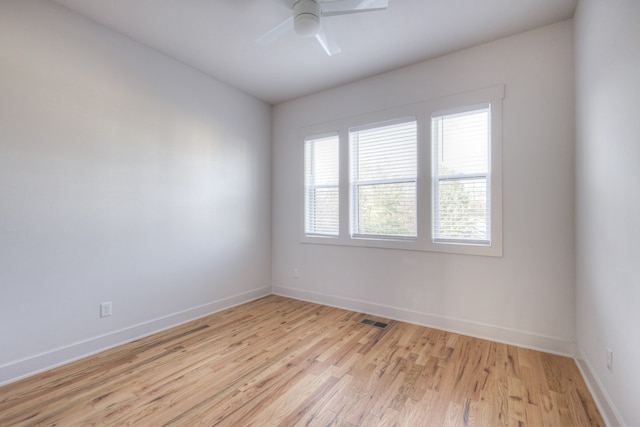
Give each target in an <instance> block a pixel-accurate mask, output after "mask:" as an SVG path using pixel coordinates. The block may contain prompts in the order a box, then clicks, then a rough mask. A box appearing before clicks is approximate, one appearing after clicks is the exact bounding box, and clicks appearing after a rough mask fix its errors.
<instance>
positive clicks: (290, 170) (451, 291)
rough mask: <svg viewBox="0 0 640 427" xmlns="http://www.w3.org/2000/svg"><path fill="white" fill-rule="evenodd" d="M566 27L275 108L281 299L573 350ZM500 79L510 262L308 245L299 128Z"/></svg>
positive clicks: (277, 287) (276, 280) (569, 46)
mask: <svg viewBox="0 0 640 427" xmlns="http://www.w3.org/2000/svg"><path fill="white" fill-rule="evenodd" d="M572 31H573V28H572V23H571V22H570V21H566V22H561V23H558V24H555V25H551V26H548V27H544V28H540V29H537V30H534V31H530V32H527V33H523V34H520V35H516V36H513V37H509V38H505V39H502V40H498V41H496V42H493V43H489V44H485V45H481V46H478V47H475V48H471V49H467V50H464V51H460V52H458V53H454V54H451V55H447V56H444V57H441V58H438V59H435V60H431V61H427V62H423V63H420V64H417V65H414V66H410V67H407V68H403V69H399V70H396V71H393V72H390V73H386V74H383V75H379V76H375V77H372V78H369V79H366V80H362V81H359V82H355V83H352V84H348V85H346V86H342V87H339V88H335V89H332V90H328V91H325V92H321V93H318V94H315V95H311V96H308V97H305V98H301V99H298V100H294V101H291V102H287V103H284V104H280V105H277V106H276V107H274V121H273V129H274V141H273V158H274V163H273V285H274V292H276V293H279V294H285V295H291V296H295V297H298V298H303V299H309V300H314V301H318V302H322V303H327V304H331V305H338V306H344V307H348V308H351V309H356V310H363V311H368V312H370V313H374V314H376V313H377V314H382V315H386V316H389V317H396V318H400V319H405V320H409V321H413V322H417V323H423V324H430V325H434V326H437V327H441V328H445V329H450V330H458V331H461V332H463V333H469V334H474V335H479V336H486V337H488V338H492V339H496V340H500V341H509V342H514V343H518V344H520V345H524V346H529V347H536V348H542V349H545V350H549V351H556V352H560V353H565V354H573V351H574V334H575V330H574V327H575V312H574V307H575V297H574V280H575V277H574V232H573V230H574V222H573V183H574V169H573V142H574V114H573V112H574V91H573V40H572ZM424 42H425V43H428V41H424ZM502 83H503V84H505V88H506V96H505V99H504V103H503V106H504V114H503V159H504V160H503V182H504V185H503V188H504V190H503V191H504V193H503V198H504V210H503V211H504V256H503V257H502V258H493V257H482V256H465V255H454V254H440V253H429V252H412V251H402V250H385V249H368V248H354V247H340V246H329V245H312V244H301V243H300V236H299V230H300V221H301V218H302V207H303V203H302V184H303V178H302V176H303V175H302V173H303V167H302V166H303V165H302V158H303V157H302V150H303V144H302V143H301V141H300V140H299V139H298V137H297V132H298V130H299V129H300V128H301V127H303V126H307V125H311V124H315V123H321V122H325V121H329V120H332V119H337V118H342V117H349V116H355V115H358V114H362V113H365V112H369V111H375V110H381V109H384V108H389V107H392V106H398V105H404V104H408V103H412V102H417V101H420V100H427V99H431V98H436V97H440V96H446V95H451V94H456V93H460V92H463V91H467V90H474V89H480V88H484V87H488V86H492V85H494V84H502ZM294 268H297V269H299V271H300V277H299V278H298V279H296V278H295V277H294V274H293V270H294Z"/></svg>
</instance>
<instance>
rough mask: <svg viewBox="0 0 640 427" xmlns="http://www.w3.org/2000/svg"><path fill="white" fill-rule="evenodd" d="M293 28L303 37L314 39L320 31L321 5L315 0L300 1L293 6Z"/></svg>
mask: <svg viewBox="0 0 640 427" xmlns="http://www.w3.org/2000/svg"><path fill="white" fill-rule="evenodd" d="M293 14H294V20H293V28H294V29H295V31H296V33H298V34H299V35H301V36H303V37H314V36H315V35H316V34H318V32H319V31H320V5H319V4H318V3H316V2H315V1H314V0H298V1H297V2H296V3H295V4H294V5H293Z"/></svg>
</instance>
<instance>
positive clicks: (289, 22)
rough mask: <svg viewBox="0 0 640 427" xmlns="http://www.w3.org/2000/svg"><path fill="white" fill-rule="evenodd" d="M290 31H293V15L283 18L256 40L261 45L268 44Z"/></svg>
mask: <svg viewBox="0 0 640 427" xmlns="http://www.w3.org/2000/svg"><path fill="white" fill-rule="evenodd" d="M290 31H293V16H291V17H289V18H287V19H285V20H284V21H283V22H282V23H281V24H279V25H277V26H275V27H274V28H272V29H271V30H269V31H267V32H266V33H264V34H263V35H261V36H260V37H258V38H257V39H256V42H258V43H259V44H261V45H262V46H268V45H270V44H271V43H273V42H275V41H276V40H278V39H279V38H280V37H282V36H284V35H285V34H287V33H288V32H290Z"/></svg>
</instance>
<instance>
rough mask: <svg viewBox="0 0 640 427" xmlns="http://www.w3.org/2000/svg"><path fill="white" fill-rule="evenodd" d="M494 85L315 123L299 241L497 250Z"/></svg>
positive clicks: (305, 136)
mask: <svg viewBox="0 0 640 427" xmlns="http://www.w3.org/2000/svg"><path fill="white" fill-rule="evenodd" d="M503 98H504V86H502V85H498V86H493V87H489V88H486V89H480V90H477V91H472V92H466V93H461V94H457V95H453V96H449V97H445V98H441V99H435V100H430V101H424V102H421V103H416V104H412V105H406V106H402V107H397V108H390V109H387V110H382V111H375V112H370V113H366V114H362V115H359V116H356V117H347V118H343V119H339V120H334V121H331V122H327V123H320V124H317V125H313V126H308V127H305V128H302V129H301V139H302V140H303V141H304V220H303V226H302V234H301V241H302V242H303V243H317V244H336V245H346V246H365V247H374V248H389V249H406V250H418V251H434V252H447V253H458V254H468V255H487V256H502V165H501V151H502V148H501V128H502V125H501V116H502V99H503Z"/></svg>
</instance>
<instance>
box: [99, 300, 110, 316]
mask: <svg viewBox="0 0 640 427" xmlns="http://www.w3.org/2000/svg"><path fill="white" fill-rule="evenodd" d="M109 316H111V301H109V302H103V303H102V304H100V317H109Z"/></svg>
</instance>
